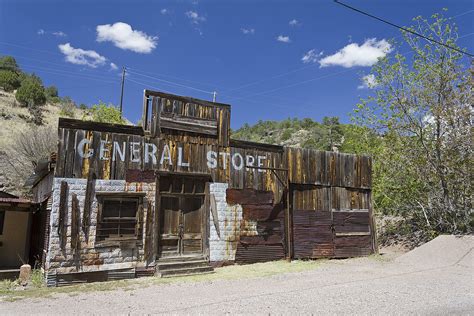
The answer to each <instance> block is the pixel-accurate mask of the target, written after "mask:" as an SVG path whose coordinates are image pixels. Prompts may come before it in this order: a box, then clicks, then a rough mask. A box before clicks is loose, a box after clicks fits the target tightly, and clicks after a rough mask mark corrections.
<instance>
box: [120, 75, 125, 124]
mask: <svg viewBox="0 0 474 316" xmlns="http://www.w3.org/2000/svg"><path fill="white" fill-rule="evenodd" d="M125 71H126V69H125V67H122V88H121V90H120V117H122V104H123V84H124V83H125Z"/></svg>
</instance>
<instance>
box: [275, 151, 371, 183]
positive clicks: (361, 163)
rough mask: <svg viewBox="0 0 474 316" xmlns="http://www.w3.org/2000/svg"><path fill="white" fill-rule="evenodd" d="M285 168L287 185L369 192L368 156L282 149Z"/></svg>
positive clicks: (369, 170)
mask: <svg viewBox="0 0 474 316" xmlns="http://www.w3.org/2000/svg"><path fill="white" fill-rule="evenodd" d="M285 156H286V159H284V161H285V166H286V168H288V176H289V179H290V182H291V183H297V184H313V185H321V186H333V187H345V188H360V189H370V187H371V168H372V166H371V160H370V157H368V156H359V155H351V154H343V153H336V152H329V151H316V150H312V149H306V148H294V147H285Z"/></svg>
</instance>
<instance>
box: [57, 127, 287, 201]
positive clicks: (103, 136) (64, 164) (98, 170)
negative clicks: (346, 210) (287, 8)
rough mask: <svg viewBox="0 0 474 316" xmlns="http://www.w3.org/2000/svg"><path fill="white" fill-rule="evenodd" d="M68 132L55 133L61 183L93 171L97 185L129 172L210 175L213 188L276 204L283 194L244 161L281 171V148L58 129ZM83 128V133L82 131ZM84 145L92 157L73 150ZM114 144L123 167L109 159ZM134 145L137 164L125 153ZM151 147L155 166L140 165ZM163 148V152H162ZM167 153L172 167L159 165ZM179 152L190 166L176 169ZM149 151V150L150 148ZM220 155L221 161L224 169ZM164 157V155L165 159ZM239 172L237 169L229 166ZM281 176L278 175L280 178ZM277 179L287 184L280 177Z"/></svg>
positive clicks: (265, 173) (174, 135)
mask: <svg viewBox="0 0 474 316" xmlns="http://www.w3.org/2000/svg"><path fill="white" fill-rule="evenodd" d="M61 125H64V126H69V123H68V122H64V123H63V124H60V128H59V137H60V141H59V154H58V160H57V164H56V170H55V176H56V177H66V178H88V177H90V172H91V170H94V174H95V177H96V178H97V179H105V180H108V179H126V178H127V172H130V171H132V170H142V171H143V170H159V171H169V172H176V173H180V172H182V173H191V174H192V173H195V174H199V175H202V174H209V175H210V176H211V177H212V179H213V181H214V182H226V183H229V186H230V187H231V188H236V189H245V188H253V189H256V190H267V191H272V192H274V194H275V199H276V200H280V199H281V194H282V192H283V184H282V183H280V182H279V181H278V179H277V178H276V177H275V175H274V174H273V173H272V172H271V171H270V170H258V169H257V168H246V167H245V163H246V159H247V158H246V157H247V156H250V157H251V158H249V161H250V162H251V163H253V165H254V166H257V163H258V157H261V164H262V166H263V167H267V168H269V167H275V168H282V166H283V161H282V157H283V150H282V149H280V147H269V148H267V147H262V148H258V147H253V146H245V145H244V144H243V143H242V142H237V143H236V144H235V145H236V146H240V147H222V146H219V140H218V139H217V138H210V137H205V136H203V135H195V134H191V135H190V134H186V133H183V132H180V131H173V132H169V133H168V134H166V135H165V134H162V135H161V138H151V137H146V136H143V135H141V133H140V132H139V131H137V130H135V129H131V130H129V131H127V132H128V133H124V132H123V131H119V133H117V132H107V131H94V130H90V129H92V128H94V126H95V125H94V124H90V123H87V124H84V125H83V126H82V128H83V129H78V128H77V127H79V126H75V125H74V126H73V127H74V128H68V127H62V126H61ZM86 128H87V129H86ZM84 139H87V141H88V143H87V144H86V145H85V146H84V148H83V149H82V150H83V151H84V152H85V153H87V152H88V151H89V150H92V151H93V155H92V156H91V157H88V158H83V157H81V156H80V154H79V151H78V146H79V145H80V143H81V141H83V140H84ZM101 141H105V142H106V143H105V145H104V148H105V150H103V151H104V158H105V159H100V150H101V149H100V147H101ZM114 142H117V143H118V146H119V147H120V151H123V148H124V147H123V144H124V143H125V152H124V157H125V159H124V161H121V160H120V159H119V158H120V157H119V154H118V152H116V154H115V158H116V159H115V161H114V160H113V159H112V158H113V157H112V156H113V155H114V150H115V149H114ZM134 142H135V143H137V144H136V145H135V146H136V149H137V150H138V151H139V153H140V159H138V161H137V159H134V158H136V157H132V153H131V150H130V146H131V145H130V144H131V143H134ZM147 144H154V145H155V146H156V147H157V154H156V160H157V161H156V162H157V163H156V164H153V161H152V159H149V161H148V162H145V159H144V155H145V146H150V145H147ZM165 147H166V148H165ZM167 150H169V156H170V157H171V163H170V161H169V160H168V159H165V160H164V161H163V164H161V165H160V158H161V154H162V153H163V151H167ZM180 150H181V153H182V159H181V160H182V162H184V163H189V166H183V165H181V166H180V165H179V164H178V163H177V162H178V160H179V154H180ZM149 151H151V149H150V148H149ZM209 151H213V152H214V153H215V157H216V158H217V166H216V168H209V167H208V164H207V158H208V157H207V154H208V152H209ZM222 155H226V158H225V164H224V163H223V162H224V159H222ZM235 155H236V157H234V156H235ZM166 157H168V153H167V154H166ZM232 157H234V164H235V165H237V166H238V167H241V168H240V170H239V169H236V168H235V167H234V166H233V163H232V159H233V158H232ZM280 173H281V172H280ZM281 176H282V177H283V178H284V179H286V177H285V174H284V173H281Z"/></svg>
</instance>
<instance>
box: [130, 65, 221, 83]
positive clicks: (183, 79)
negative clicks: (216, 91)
mask: <svg viewBox="0 0 474 316" xmlns="http://www.w3.org/2000/svg"><path fill="white" fill-rule="evenodd" d="M127 69H128V70H130V69H131V70H135V71H138V72H140V73H142V74H147V75H154V76H159V77H165V78H171V79H177V80H182V81H187V82H191V83H197V84H200V85H203V86H207V87H212V88H215V87H216V86H217V84H215V83H210V82H201V81H195V80H189V79H185V78H180V77H176V76H170V75H165V74H162V73H156V72H150V71H144V70H140V69H137V68H135V67H127Z"/></svg>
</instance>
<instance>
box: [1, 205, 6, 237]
mask: <svg viewBox="0 0 474 316" xmlns="http://www.w3.org/2000/svg"><path fill="white" fill-rule="evenodd" d="M4 222H5V211H0V235H3V223H4Z"/></svg>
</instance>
